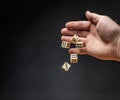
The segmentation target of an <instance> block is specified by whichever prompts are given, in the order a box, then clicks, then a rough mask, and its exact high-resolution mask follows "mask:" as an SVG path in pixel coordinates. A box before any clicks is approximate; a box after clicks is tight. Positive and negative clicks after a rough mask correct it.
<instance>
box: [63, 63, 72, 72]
mask: <svg viewBox="0 0 120 100" xmlns="http://www.w3.org/2000/svg"><path fill="white" fill-rule="evenodd" d="M70 67H71V65H70V64H69V63H67V62H65V63H64V64H63V66H62V69H63V70H64V71H68V70H69V68H70Z"/></svg>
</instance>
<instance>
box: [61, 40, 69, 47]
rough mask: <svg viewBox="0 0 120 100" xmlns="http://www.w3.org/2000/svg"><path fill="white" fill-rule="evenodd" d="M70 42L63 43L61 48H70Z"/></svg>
mask: <svg viewBox="0 0 120 100" xmlns="http://www.w3.org/2000/svg"><path fill="white" fill-rule="evenodd" d="M70 44H71V43H70V42H67V41H62V43H61V47H62V48H70Z"/></svg>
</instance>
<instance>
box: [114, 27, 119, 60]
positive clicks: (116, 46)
mask: <svg viewBox="0 0 120 100" xmlns="http://www.w3.org/2000/svg"><path fill="white" fill-rule="evenodd" d="M113 51H114V55H115V57H114V58H115V59H114V60H115V61H120V27H119V30H118V35H117V36H116V39H115V44H114V50H113Z"/></svg>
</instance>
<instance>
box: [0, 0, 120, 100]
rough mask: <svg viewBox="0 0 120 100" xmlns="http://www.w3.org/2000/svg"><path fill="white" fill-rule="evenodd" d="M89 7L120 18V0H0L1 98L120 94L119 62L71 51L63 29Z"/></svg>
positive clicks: (73, 99) (106, 99) (84, 99)
mask: <svg viewBox="0 0 120 100" xmlns="http://www.w3.org/2000/svg"><path fill="white" fill-rule="evenodd" d="M86 10H90V11H93V12H96V13H99V14H104V15H108V16H110V17H111V18H112V19H113V20H115V21H116V22H117V23H118V24H119V22H120V12H119V10H120V1H119V0H114V1H112V0H111V1H110V0H104V1H103V0H99V1H98V0H79V1H75V0H72V1H54V2H53V1H46V0H44V1H36V0H33V1H32V0H13V1H12V0H9V1H7V0H2V1H0V34H1V35H0V41H1V42H0V49H1V52H0V54H1V55H0V57H1V63H0V100H120V63H119V62H115V61H102V60H99V59H96V58H93V57H90V56H87V55H79V63H77V64H72V67H71V69H70V70H69V71H68V72H65V71H63V70H62V69H61V66H62V65H63V63H64V62H65V61H67V62H69V54H68V51H67V50H66V49H63V48H61V47H60V46H61V40H60V38H61V34H60V30H61V29H62V28H63V27H64V25H65V23H66V22H68V21H71V20H86V17H85V11H86Z"/></svg>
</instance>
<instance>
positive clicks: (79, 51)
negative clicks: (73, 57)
mask: <svg viewBox="0 0 120 100" xmlns="http://www.w3.org/2000/svg"><path fill="white" fill-rule="evenodd" d="M68 52H69V53H70V54H87V49H86V47H84V48H81V49H79V48H71V49H69V51H68Z"/></svg>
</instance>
